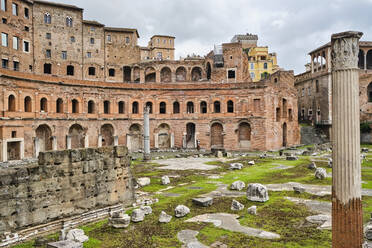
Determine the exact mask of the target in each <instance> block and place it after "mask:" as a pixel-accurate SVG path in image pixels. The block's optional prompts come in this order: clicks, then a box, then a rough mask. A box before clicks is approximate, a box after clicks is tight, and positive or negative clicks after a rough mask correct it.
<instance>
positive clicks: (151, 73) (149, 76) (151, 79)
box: [145, 67, 156, 83]
mask: <svg viewBox="0 0 372 248" xmlns="http://www.w3.org/2000/svg"><path fill="white" fill-rule="evenodd" d="M155 81H156V72H155V69H154V68H153V67H148V68H146V70H145V82H146V83H155Z"/></svg>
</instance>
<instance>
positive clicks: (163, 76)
mask: <svg viewBox="0 0 372 248" xmlns="http://www.w3.org/2000/svg"><path fill="white" fill-rule="evenodd" d="M160 81H161V82H164V83H169V82H172V71H171V69H170V68H169V67H167V66H165V67H163V68H162V69H161V71H160Z"/></svg>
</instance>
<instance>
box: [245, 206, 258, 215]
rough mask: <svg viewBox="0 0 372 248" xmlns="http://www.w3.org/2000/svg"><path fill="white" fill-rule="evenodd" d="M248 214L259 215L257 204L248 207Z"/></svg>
mask: <svg viewBox="0 0 372 248" xmlns="http://www.w3.org/2000/svg"><path fill="white" fill-rule="evenodd" d="M247 211H248V214H251V215H257V206H252V207H249V208H248V209H247Z"/></svg>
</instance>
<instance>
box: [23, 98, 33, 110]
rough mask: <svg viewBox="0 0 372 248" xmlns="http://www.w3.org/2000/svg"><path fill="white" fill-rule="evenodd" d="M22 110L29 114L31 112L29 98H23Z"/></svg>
mask: <svg viewBox="0 0 372 248" xmlns="http://www.w3.org/2000/svg"><path fill="white" fill-rule="evenodd" d="M24 109H25V112H31V111H32V100H31V97H29V96H26V97H25V100H24Z"/></svg>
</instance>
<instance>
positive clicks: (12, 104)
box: [8, 94, 234, 114]
mask: <svg viewBox="0 0 372 248" xmlns="http://www.w3.org/2000/svg"><path fill="white" fill-rule="evenodd" d="M145 106H146V107H149V109H150V114H153V113H154V111H153V103H152V102H151V101H148V102H146V103H145ZM55 107H56V109H55V112H56V113H64V112H65V110H64V101H63V99H62V98H58V99H57V100H56V104H55ZM212 107H213V109H212V113H221V112H222V111H223V110H222V104H221V102H220V101H218V100H217V101H214V102H213V105H212ZM117 108H118V110H117V113H119V114H124V113H125V102H124V101H119V102H118V105H117ZM23 109H24V112H32V99H31V97H30V96H26V97H25V98H24V108H23ZM111 109H112V108H111V102H110V101H109V100H105V101H103V113H104V114H110V113H111ZM8 111H10V112H15V111H16V98H15V96H14V95H13V94H10V95H9V96H8ZM40 111H41V112H48V111H49V104H48V99H47V98H46V97H42V98H41V99H40ZM199 111H200V113H201V114H206V113H208V112H209V111H210V110H209V109H208V103H207V102H206V101H201V102H200V103H199ZM71 112H72V113H80V112H81V107H80V102H79V100H78V99H72V100H71ZM180 112H181V105H180V102H178V101H175V102H173V110H172V113H173V114H179V113H180ZM186 112H187V113H189V114H191V113H195V107H194V102H192V101H188V102H187V103H186ZM87 113H88V114H95V113H97V107H96V102H95V101H94V100H89V101H88V103H87ZM131 113H132V114H139V102H137V101H134V102H133V103H132V109H131ZM166 113H167V103H166V102H160V103H159V114H166ZM226 113H234V102H233V101H232V100H228V101H227V102H226Z"/></svg>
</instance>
